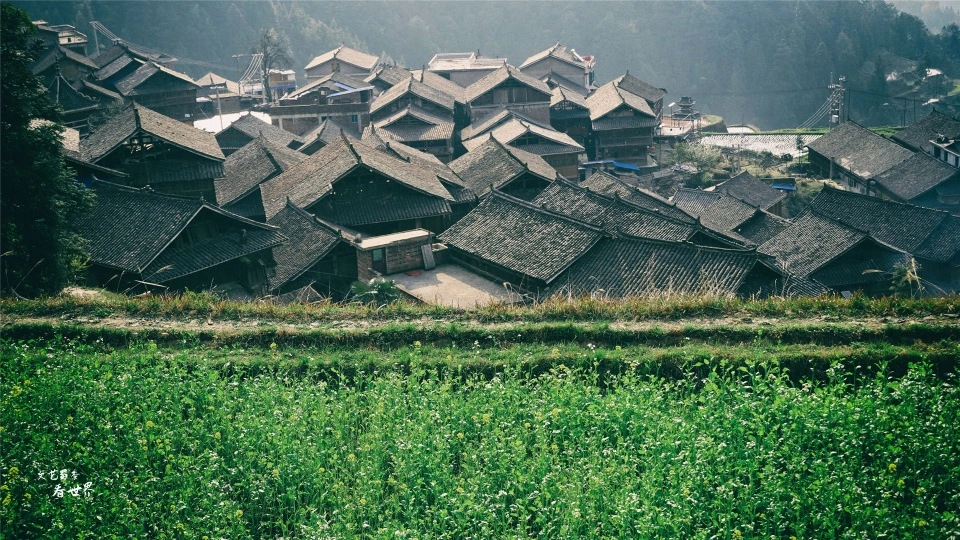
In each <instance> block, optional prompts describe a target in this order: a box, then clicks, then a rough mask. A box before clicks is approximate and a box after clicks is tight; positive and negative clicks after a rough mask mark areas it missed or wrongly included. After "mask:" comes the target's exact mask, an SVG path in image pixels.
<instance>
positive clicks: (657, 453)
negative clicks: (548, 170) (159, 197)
mask: <svg viewBox="0 0 960 540" xmlns="http://www.w3.org/2000/svg"><path fill="white" fill-rule="evenodd" d="M151 302H152V303H151ZM2 307H3V311H4V313H6V314H7V315H6V316H8V317H9V316H14V317H16V318H23V317H27V316H38V315H41V314H42V315H44V316H47V317H50V320H48V321H34V322H20V323H18V324H15V325H14V326H10V327H7V328H6V329H5V330H4V335H3V337H4V341H3V343H2V349H0V351H2V357H3V373H4V377H3V378H2V381H0V402H2V411H3V412H2V418H0V457H2V460H0V461H2V466H0V468H2V471H0V473H2V474H3V477H2V482H0V491H2V493H0V498H2V505H0V519H2V523H0V534H2V535H3V536H4V537H10V538H14V537H17V538H19V537H43V536H46V537H56V538H62V537H77V536H86V537H96V538H110V537H113V536H117V537H121V536H122V537H127V536H131V535H132V536H135V537H156V538H180V537H182V538H203V537H204V536H206V537H208V538H219V537H224V538H265V537H271V538H277V537H283V538H467V537H474V538H503V537H529V536H541V537H547V538H557V537H578V538H579V537H611V536H613V537H622V538H637V537H659V538H736V539H741V538H761V537H763V538H769V537H771V536H773V537H776V538H789V537H791V536H795V537H797V538H824V537H836V538H843V537H860V536H866V537H870V538H876V537H880V536H881V535H887V536H889V537H897V538H946V537H950V536H951V535H956V534H958V533H960V515H958V514H960V513H958V512H957V508H958V506H960V432H958V430H957V429H956V420H957V418H960V399H958V398H960V395H958V389H957V386H956V379H955V374H956V371H957V359H958V356H960V335H958V330H957V325H956V319H953V318H950V317H948V315H952V314H956V313H957V312H958V307H960V306H958V300H957V298H955V297H953V298H947V299H941V300H916V301H914V300H889V299H887V300H869V299H862V298H860V299H854V300H853V301H847V300H838V299H826V298H824V299H812V300H794V301H765V302H736V301H726V300H724V301H721V300H713V301H708V300H703V299H701V300H700V301H699V302H697V301H695V300H694V299H689V300H684V301H683V302H681V301H679V300H677V301H675V302H668V301H666V300H664V301H663V302H662V303H661V304H660V305H657V304H656V303H649V304H644V303H641V302H637V303H636V304H633V305H631V306H630V308H628V307H627V306H626V305H617V304H616V303H613V302H598V301H574V302H560V301H558V302H557V303H555V304H553V305H548V306H541V307H537V308H506V307H502V306H501V307H494V308H488V309H487V310H486V311H484V310H481V311H479V312H476V313H463V312H455V311H452V310H442V309H439V308H432V307H424V306H413V305H407V304H402V305H401V304H397V305H390V306H386V307H382V308H365V307H359V306H347V307H338V306H332V305H328V306H313V307H289V308H280V307H276V306H267V305H261V306H255V305H254V306H249V305H248V306H241V305H232V304H228V303H220V302H214V301H213V300H212V299H210V298H208V297H203V296H197V295H188V296H186V297H177V298H170V299H167V300H165V301H148V300H139V301H137V300H128V299H122V298H113V299H108V300H97V301H89V300H87V301H85V300H67V299H58V300H52V301H36V302H25V303H24V302H5V303H4V304H3V305H2ZM178 312H179V313H191V315H190V317H192V318H194V319H201V320H203V321H204V324H206V321H218V320H240V319H259V318H262V320H263V321H265V322H266V325H265V326H262V327H253V329H249V330H248V329H241V330H232V331H229V332H225V331H218V330H205V329H203V328H202V325H201V326H200V327H198V328H194V327H193V326H191V325H184V327H183V328H182V329H180V330H174V331H171V330H162V331H161V330H151V329H144V328H142V327H141V328H140V329H139V330H137V331H130V330H123V329H116V328H104V327H102V326H98V325H96V323H94V322H90V321H91V320H92V319H93V318H99V317H118V316H130V315H136V316H137V317H143V318H172V317H175V315H176V314H177V313H178ZM11 314H14V315H11ZM824 314H826V315H829V317H828V319H829V320H823V315H824ZM60 316H67V317H68V319H67V322H66V324H60V323H58V322H57V320H59V319H58V318H59V317H60ZM774 316H776V317H780V318H782V321H778V322H776V323H774V324H769V325H761V324H753V322H752V320H751V317H757V318H759V317H774ZM69 317H80V318H81V319H80V320H78V319H76V318H74V319H73V320H70V319H69ZM688 317H705V318H704V319H696V320H693V319H688ZM710 317H714V318H717V317H722V318H724V319H723V320H722V321H714V322H713V323H711V322H710V321H709V320H708V319H709V318H710ZM884 317H886V318H887V319H888V322H883V319H882V318H884ZM867 318H870V319H873V320H875V322H876V321H879V322H880V324H871V325H862V326H861V325H858V324H855V323H856V322H861V319H867ZM344 319H350V320H352V321H353V322H354V323H355V324H354V326H352V327H350V328H347V329H335V328H330V327H328V326H327V323H333V322H336V321H343V320H344ZM581 320H582V321H584V322H571V321H581ZM671 320H672V321H673V323H674V324H672V325H668V324H667V323H669V322H670V321H671ZM318 321H319V322H320V323H321V325H319V326H310V325H311V324H313V323H315V322H318ZM638 321H648V322H651V323H653V324H649V325H637V326H636V327H632V326H630V323H637V322H638ZM731 321H732V322H731ZM290 322H293V323H295V324H296V326H291V327H289V328H288V327H287V326H284V325H285V324H286V323H290ZM660 322H663V324H664V326H659V323H660ZM361 323H363V324H361ZM493 323H495V324H493ZM364 324H365V325H366V326H364ZM74 471H75V472H76V478H74V476H73V473H74ZM61 472H62V473H63V474H64V475H65V478H63V479H61V476H60V474H61ZM51 473H52V474H51ZM88 482H89V484H87V483H88ZM58 486H60V488H62V489H63V493H62V495H63V496H62V497H61V496H59V495H60V492H59V491H58V489H57V487H58ZM84 486H86V487H87V489H88V492H87V495H86V496H85V495H84V489H83V488H84ZM78 487H79V488H80V489H79V490H75V491H74V492H72V493H71V492H70V490H71V489H75V488H78ZM74 493H75V494H76V495H77V496H74Z"/></svg>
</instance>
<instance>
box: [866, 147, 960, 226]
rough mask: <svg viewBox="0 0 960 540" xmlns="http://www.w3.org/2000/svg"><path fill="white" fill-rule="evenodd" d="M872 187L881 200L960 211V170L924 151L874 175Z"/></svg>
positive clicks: (953, 211)
mask: <svg viewBox="0 0 960 540" xmlns="http://www.w3.org/2000/svg"><path fill="white" fill-rule="evenodd" d="M871 188H872V189H871V191H873V193H874V194H875V195H876V196H877V197H880V198H881V199H889V200H892V201H897V202H903V203H910V204H913V205H916V206H923V207H924V208H935V209H938V210H946V211H948V212H951V213H954V214H960V169H958V168H957V167H953V166H951V165H949V164H948V163H947V162H944V161H941V160H939V159H937V158H935V157H933V156H931V155H930V154H926V153H924V152H917V153H916V154H914V155H913V156H911V157H909V158H907V159H906V160H904V161H903V162H901V163H899V164H897V165H894V166H893V167H890V168H889V169H887V170H886V171H884V172H882V173H880V174H878V175H876V176H874V177H873V182H872V183H871Z"/></svg>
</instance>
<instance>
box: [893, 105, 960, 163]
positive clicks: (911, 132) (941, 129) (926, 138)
mask: <svg viewBox="0 0 960 540" xmlns="http://www.w3.org/2000/svg"><path fill="white" fill-rule="evenodd" d="M937 135H946V136H948V137H952V138H956V137H957V136H960V120H955V119H953V118H950V117H949V116H947V115H945V114H943V113H940V112H937V111H933V112H931V113H930V114H928V115H927V116H926V117H925V118H923V119H922V120H920V121H919V122H917V123H915V124H913V125H912V126H908V127H906V128H904V129H901V130H900V131H899V132H898V133H897V134H896V135H894V136H893V140H895V141H898V142H900V143H901V144H903V145H905V146H907V147H909V148H910V149H911V150H921V151H923V152H927V153H930V152H932V151H933V145H932V144H930V141H931V140H933V139H935V138H936V137H937Z"/></svg>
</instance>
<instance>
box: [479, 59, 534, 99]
mask: <svg viewBox="0 0 960 540" xmlns="http://www.w3.org/2000/svg"><path fill="white" fill-rule="evenodd" d="M511 79H513V80H515V81H517V82H519V83H521V84H523V85H525V86H529V87H530V88H533V89H534V90H539V91H540V92H543V93H544V94H545V95H546V96H548V97H547V99H549V96H550V87H549V86H547V83H545V82H543V81H541V80H540V79H535V78H533V77H531V76H529V75H527V74H526V73H524V72H522V71H520V70H519V69H517V68H515V67H513V66H511V65H508V64H504V65H503V67H501V68H500V69H498V70H496V71H494V72H491V73H488V74H486V75H485V76H484V77H483V78H481V79H480V80H479V81H477V82H475V83H473V84H471V85H470V86H468V87H467V88H466V89H465V90H464V92H463V97H462V98H461V99H462V100H463V103H471V102H472V101H474V100H476V99H477V98H479V97H480V96H482V95H484V94H486V93H487V92H489V91H491V90H493V89H494V88H496V87H498V86H500V85H501V84H503V83H505V82H507V81H508V80H511Z"/></svg>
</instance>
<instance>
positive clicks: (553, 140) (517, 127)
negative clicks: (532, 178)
mask: <svg viewBox="0 0 960 540" xmlns="http://www.w3.org/2000/svg"><path fill="white" fill-rule="evenodd" d="M460 136H461V137H463V132H462V131H461V133H460ZM488 136H489V137H493V138H495V139H497V140H498V141H500V142H502V143H503V144H513V143H514V142H516V141H517V139H519V138H521V137H524V136H530V137H536V138H537V139H539V140H540V141H542V142H541V143H540V144H536V145H524V146H523V147H522V148H523V150H525V151H527V152H530V153H532V154H536V155H538V156H543V155H554V154H570V153H574V154H577V153H581V152H583V151H584V149H583V146H581V145H580V144H579V143H577V141H575V140H573V139H572V138H571V137H570V136H569V135H567V134H566V133H561V132H559V131H557V130H555V129H553V128H552V127H542V126H540V125H538V124H535V123H533V122H527V121H524V120H521V119H520V118H516V117H514V118H511V119H510V120H507V121H505V122H503V123H501V124H500V125H498V126H497V127H495V128H494V129H492V130H491V131H490V132H489V134H488ZM485 140H486V139H485V137H484V135H481V136H478V137H476V138H474V139H471V140H469V141H467V140H464V141H463V145H464V146H465V147H466V148H467V150H471V149H473V148H476V147H477V146H479V145H480V144H482V143H483V142H484V141H485ZM527 146H529V147H530V148H528V147H527Z"/></svg>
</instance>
